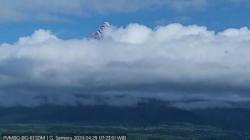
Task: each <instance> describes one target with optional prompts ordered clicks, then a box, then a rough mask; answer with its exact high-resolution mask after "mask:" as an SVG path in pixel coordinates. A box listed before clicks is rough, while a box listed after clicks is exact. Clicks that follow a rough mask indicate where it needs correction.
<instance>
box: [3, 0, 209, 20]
mask: <svg viewBox="0 0 250 140" xmlns="http://www.w3.org/2000/svg"><path fill="white" fill-rule="evenodd" d="M205 1H206V0H154V1H152V0H144V1H143V2H142V1H141V0H133V1H130V0H91V1H90V0H70V1H69V0H22V1H20V0H0V21H20V20H49V21H51V20H54V21H58V20H65V18H66V17H69V16H78V17H82V16H86V15H89V14H93V13H97V14H106V13H110V12H135V11H138V10H142V9H154V8H159V7H172V8H174V9H177V10H179V11H180V10H181V11H182V10H184V9H196V8H200V7H203V6H204V5H205V4H206V2H205Z"/></svg>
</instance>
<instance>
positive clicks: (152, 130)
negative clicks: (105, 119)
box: [0, 123, 250, 140]
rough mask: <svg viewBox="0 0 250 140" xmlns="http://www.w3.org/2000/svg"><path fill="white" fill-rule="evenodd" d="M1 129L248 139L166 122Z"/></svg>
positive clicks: (163, 139)
mask: <svg viewBox="0 0 250 140" xmlns="http://www.w3.org/2000/svg"><path fill="white" fill-rule="evenodd" d="M0 131H1V133H12V132H17V133H30V132H31V133H36V132H38V133H91V134H95V133H97V134H98V133H106V134H109V133H112V134H114V133H126V134H128V139H129V140H248V139H249V140H250V132H249V133H248V132H238V131H228V130H223V129H219V128H215V127H211V126H202V125H193V124H185V123H181V124H168V125H160V126H155V127H152V126H151V127H135V126H114V125H107V124H106V125H86V124H73V123H71V124H66V123H65V124H59V123H55V124H51V123H48V124H44V123H43V124H42V123H29V124H1V125H0Z"/></svg>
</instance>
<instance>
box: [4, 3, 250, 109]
mask: <svg viewBox="0 0 250 140" xmlns="http://www.w3.org/2000/svg"><path fill="white" fill-rule="evenodd" d="M249 12H250V2H248V1H247V0H219V1H218V0H217V1H216V0H154V1H152V0H146V1H143V3H142V1H141V0H134V1H133V2H131V1H128V0H92V1H87V0H86V1H85V0H71V1H68V0H22V1H18V0H12V1H11V0H0V31H1V35H0V41H1V42H2V43H1V44H0V106H1V105H2V106H13V105H25V106H33V105H40V104H43V103H53V104H68V105H75V104H112V105H134V104H136V103H137V102H140V101H145V100H146V99H150V98H154V99H161V100H164V101H167V102H170V103H171V105H173V106H177V107H182V108H183V107H185V108H195V107H215V106H216V107H217V106H222V107H231V106H233V105H234V104H238V103H243V102H249V101H250V94H249V92H250V86H249V85H250V84H249V82H250V55H249V52H250V30H249V29H248V26H249V21H248V19H249V18H248V14H247V13H249ZM104 21H110V22H111V23H112V24H113V25H112V26H111V27H110V28H109V29H107V30H105V32H104V39H102V40H94V39H88V38H86V37H85V36H86V35H88V34H89V33H91V32H92V31H95V30H96V28H97V27H98V25H99V24H101V23H102V22H104ZM187 101H188V102H187Z"/></svg>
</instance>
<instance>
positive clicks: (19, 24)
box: [0, 0, 250, 43]
mask: <svg viewBox="0 0 250 140" xmlns="http://www.w3.org/2000/svg"><path fill="white" fill-rule="evenodd" d="M0 5H1V6H0V32H1V34H0V42H1V43H3V42H8V43H12V42H14V41H16V40H17V39H18V38H19V37H21V36H26V35H30V34H31V33H32V32H34V30H37V29H40V28H42V29H48V30H51V31H52V32H54V33H55V34H56V35H58V36H59V37H61V38H64V39H71V38H81V37H83V36H86V35H87V34H89V33H90V32H92V31H94V30H95V29H96V28H97V27H98V25H99V24H101V23H102V22H104V21H109V22H111V23H112V24H113V25H115V26H126V25H127V24H129V23H140V24H144V25H147V26H150V27H155V26H157V25H165V24H168V23H173V22H178V23H182V24H185V25H189V24H197V25H202V26H207V27H208V28H209V29H210V30H215V31H222V30H224V29H225V28H239V27H242V26H247V27H248V26H250V15H249V13H250V1H249V2H248V1H247V0H155V1H150V0H146V1H143V2H142V0H135V1H133V2H131V1H129V0H105V1H102V0H94V1H85V0H72V1H66V0H61V1H59V0H44V1H41V0H35V1H34V0H23V1H18V0H8V1H7V0H0Z"/></svg>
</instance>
